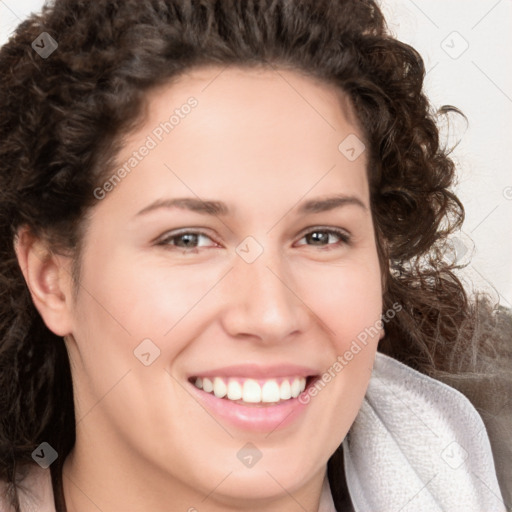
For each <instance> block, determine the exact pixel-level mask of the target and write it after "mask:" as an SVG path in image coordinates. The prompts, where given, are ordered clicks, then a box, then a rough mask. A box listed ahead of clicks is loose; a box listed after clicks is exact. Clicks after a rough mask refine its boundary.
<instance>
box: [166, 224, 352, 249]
mask: <svg viewBox="0 0 512 512" xmlns="http://www.w3.org/2000/svg"><path fill="white" fill-rule="evenodd" d="M332 237H334V238H338V239H339V240H340V242H338V243H334V244H333V243H329V240H330V239H331V238H332ZM201 239H203V240H205V239H208V240H212V239H211V237H209V236H208V235H206V234H205V233H203V232H201V231H191V230H189V231H182V232H181V233H174V234H170V235H168V236H166V237H165V238H162V239H161V240H160V241H159V242H157V243H156V245H159V246H164V247H169V246H170V247H171V248H176V249H184V251H183V252H187V250H189V251H190V252H194V253H195V252H197V249H198V248H199V247H207V245H206V244H199V241H200V240H201ZM300 240H306V241H309V242H312V243H311V244H306V245H313V246H316V247H321V246H322V245H328V246H329V245H334V246H341V245H344V244H350V240H351V237H350V235H349V234H348V233H347V232H346V231H344V230H342V229H335V228H321V227H316V228H314V229H311V230H309V231H308V232H306V233H305V234H304V235H303V236H302V238H301V239H300ZM300 245H304V244H300ZM331 248H332V247H331ZM331 248H329V247H327V250H330V249H331Z"/></svg>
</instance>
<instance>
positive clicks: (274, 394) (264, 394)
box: [261, 380, 281, 402]
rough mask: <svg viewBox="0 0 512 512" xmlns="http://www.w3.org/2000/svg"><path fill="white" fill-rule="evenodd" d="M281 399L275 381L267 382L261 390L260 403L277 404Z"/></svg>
mask: <svg viewBox="0 0 512 512" xmlns="http://www.w3.org/2000/svg"><path fill="white" fill-rule="evenodd" d="M280 398H281V396H280V393H279V386H278V385H277V382H276V381H275V380H267V382H265V384H263V387H262V388H261V401H262V402H279V399H280Z"/></svg>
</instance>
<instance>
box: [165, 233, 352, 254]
mask: <svg viewBox="0 0 512 512" xmlns="http://www.w3.org/2000/svg"><path fill="white" fill-rule="evenodd" d="M319 232H321V233H328V234H329V235H335V236H337V237H339V238H340V240H341V243H340V244H336V245H337V246H338V247H339V246H341V245H350V243H351V236H350V235H349V234H348V233H347V232H346V231H344V230H341V229H337V228H322V227H315V228H314V229H311V230H309V231H307V232H306V233H304V234H303V235H302V237H301V238H300V240H302V239H303V238H305V237H306V236H308V235H311V234H312V233H319ZM185 235H199V236H204V237H206V238H209V239H210V240H212V238H211V237H210V236H209V235H207V234H206V233H203V232H202V231H194V230H188V231H182V232H181V233H175V234H173V235H171V236H167V237H165V238H163V239H162V240H160V241H159V242H157V243H156V245H158V246H163V247H172V249H171V250H182V251H183V252H191V253H192V252H197V251H198V249H199V247H177V246H175V245H174V244H171V243H169V242H170V241H171V240H175V239H177V238H180V237H182V236H185ZM212 241H213V240H212ZM302 245H308V244H302ZM329 245H333V244H327V246H323V247H321V248H320V249H321V250H324V251H326V250H327V251H330V250H332V249H333V247H329ZM312 247H316V246H315V245H312Z"/></svg>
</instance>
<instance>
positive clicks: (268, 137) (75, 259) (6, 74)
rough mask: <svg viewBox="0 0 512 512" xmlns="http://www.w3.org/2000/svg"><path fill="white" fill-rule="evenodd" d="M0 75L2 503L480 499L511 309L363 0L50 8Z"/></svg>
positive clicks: (404, 52) (454, 502)
mask: <svg viewBox="0 0 512 512" xmlns="http://www.w3.org/2000/svg"><path fill="white" fill-rule="evenodd" d="M44 34H46V35H44ZM50 36H51V37H52V38H53V40H54V42H56V43H58V45H55V44H53V43H52V45H53V46H52V48H53V51H52V52H51V53H50V54H46V53H45V54H44V55H45V56H44V57H43V56H42V55H41V52H38V51H36V50H35V49H34V47H33V46H32V47H31V43H32V42H33V41H34V40H38V38H41V39H42V41H43V43H44V41H45V40H46V41H47V42H51V40H50V39H48V37H50ZM45 38H46V39H45ZM39 47H41V45H39ZM43 47H44V44H43V46H42V47H41V48H43ZM0 71H1V77H2V78H1V81H0V106H1V108H2V111H4V112H5V115H4V116H3V117H2V119H1V120H0V137H1V140H0V157H1V158H0V188H1V190H2V191H3V194H2V197H1V200H0V229H1V231H0V244H1V245H0V250H1V267H0V278H1V280H2V286H3V289H2V296H1V297H2V298H1V300H0V316H1V321H0V322H1V323H0V368H1V374H0V385H1V387H2V390H3V393H4V395H3V398H2V401H1V402H0V414H1V418H2V421H1V427H0V477H1V479H2V480H3V486H4V487H3V494H4V495H3V500H4V501H3V503H2V505H3V508H2V510H4V509H8V510H15V511H29V510H34V509H35V510H40V511H52V512H55V511H56V512H65V511H66V510H67V511H69V512H71V511H73V512H88V511H92V510H101V511H102V512H117V511H119V510H123V511H134V512H135V511H141V510H152V511H154V512H159V511H164V510H165V511H167V510H177V511H178V510H183V511H185V510H189V511H198V512H219V511H225V510H232V511H253V512H256V511H270V512H277V511H279V512H288V511H289V512H291V511H296V510H308V511H315V512H316V511H319V512H335V511H338V512H342V511H346V510H357V511H368V512H369V511H372V510H377V509H378V510H386V511H387V510H393V511H396V510H402V511H406V510H411V511H412V510H432V511H441V510H455V509H457V508H459V509H464V510H468V511H475V512H476V511H477V510H478V511H480V510H484V509H485V510H487V511H497V512H498V511H499V512H503V511H505V510H507V503H509V501H510V498H511V493H512V490H511V489H510V455H511V447H510V435H509V433H508V432H509V430H507V425H510V423H507V422H510V402H508V400H509V397H510V395H508V397H507V390H509V389H510V385H511V383H512V382H511V381H512V378H511V375H510V370H509V367H508V364H509V363H508V362H507V359H506V358H507V357H509V358H510V347H507V346H506V343H507V336H508V335H509V332H508V333H507V331H506V329H507V328H508V329H510V326H511V325H512V320H511V318H510V316H509V315H508V314H507V313H506V312H505V311H504V310H503V308H500V309H499V310H498V311H492V308H491V306H490V305H489V304H488V301H486V299H485V297H484V298H481V297H479V296H477V298H476V299H475V300H473V301H470V300H468V298H467V296H466V292H465V290H464V288H463V287H462V285H461V283H460V282H459V280H458V278H457V277H456V274H455V273H454V269H455V268H456V266H457V265H456V262H454V261H453V259H450V258H446V249H445V243H446V238H447V236H448V235H449V234H451V233H452V232H453V231H454V230H455V229H456V228H457V227H458V226H460V224H461V222H462V220H463V212H464V210H463V207H462V205H461V203H460V201H459V200H458V198H457V197H456V196H455V195H454V194H453V192H452V191H451V190H450V186H451V184H452V180H453V178H454V165H453V163H452V161H451V160H450V159H449V158H448V156H447V154H446V152H445V151H444V150H442V149H441V147H440V143H439V136H438V131H437V128H436V124H435V114H434V112H431V110H430V107H429V103H428V101H427V99H426V98H425V96H424V95H423V93H422V83H423V77H424V67H423V62H422V60H421V58H420V56H419V55H418V54H417V53H416V52H415V51H414V50H413V49H412V48H411V47H409V46H407V45H405V44H403V43H400V42H399V41H397V40H395V39H393V38H391V37H390V36H389V35H388V34H387V32H386V28H385V23H384V20H383V18H382V15H381V13H380V11H379V9H378V6H377V5H376V4H375V3H373V2H371V1H360V0H359V1H356V0H337V1H329V2H328V1H320V0H310V1H308V0H305V1H302V2H297V3H292V2H289V1H287V0H274V1H266V0H261V1H258V2H252V1H251V2H247V1H236V0H232V1H209V0H207V1H201V2H192V1H190V0H162V1H156V0H142V1H141V0H127V1H124V2H114V1H110V0H98V1H96V2H84V1H82V0H56V1H55V2H53V3H52V4H50V5H48V6H46V7H45V8H44V9H43V11H42V14H41V15H33V16H31V17H30V18H29V19H28V20H27V21H25V22H23V23H22V24H21V25H20V26H19V27H18V29H17V31H16V33H15V34H14V36H13V37H12V38H11V40H10V41H9V42H8V43H7V44H6V45H5V46H4V47H3V48H2V50H1V51H0ZM191 99H192V101H191ZM184 106H188V108H184ZM448 110H449V109H448ZM445 113H446V112H445ZM132 164H133V165H132ZM507 326H508V327H507ZM509 361H510V359H509ZM447 384H449V385H447ZM451 386H453V387H451ZM457 389H458V390H459V391H457ZM460 391H462V393H461V392H460ZM464 395H466V396H464ZM468 398H469V399H468ZM477 407H478V410H477ZM507 436H508V437H507Z"/></svg>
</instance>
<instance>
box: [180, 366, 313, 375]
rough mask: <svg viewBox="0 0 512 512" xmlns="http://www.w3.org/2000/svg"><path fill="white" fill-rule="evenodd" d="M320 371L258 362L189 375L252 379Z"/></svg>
mask: <svg viewBox="0 0 512 512" xmlns="http://www.w3.org/2000/svg"><path fill="white" fill-rule="evenodd" d="M319 373H320V372H319V371H318V370H316V369H315V368H311V367H308V366H299V365H294V364H275V365H271V366H268V365H267V366H262V365H258V364H238V365H232V366H224V367H222V368H216V369H214V370H207V371H201V372H197V373H194V374H191V375H190V377H201V378H203V377H207V378H211V377H244V378H254V379H264V378H274V377H275V378H278V377H291V376H293V377H310V376H314V375H318V374H319Z"/></svg>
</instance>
